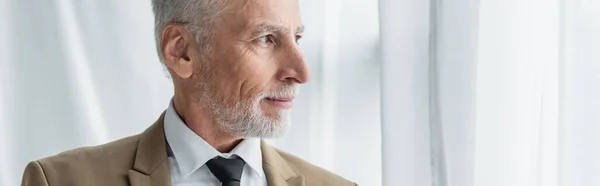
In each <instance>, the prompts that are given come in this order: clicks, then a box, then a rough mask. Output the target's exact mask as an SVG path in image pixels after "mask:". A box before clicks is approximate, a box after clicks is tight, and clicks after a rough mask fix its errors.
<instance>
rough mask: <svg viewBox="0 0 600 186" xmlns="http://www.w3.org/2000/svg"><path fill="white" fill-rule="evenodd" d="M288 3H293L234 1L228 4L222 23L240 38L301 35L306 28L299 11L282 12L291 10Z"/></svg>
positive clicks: (252, 0) (256, 0)
mask: <svg viewBox="0 0 600 186" xmlns="http://www.w3.org/2000/svg"><path fill="white" fill-rule="evenodd" d="M288 3H291V2H285V1H264V0H233V1H230V3H228V5H227V8H226V9H227V12H228V15H227V16H224V17H222V18H223V19H222V20H221V21H222V22H221V23H225V24H227V27H228V30H229V31H231V32H233V33H234V34H236V35H238V36H258V35H260V34H262V33H267V32H273V33H275V32H276V33H281V34H286V35H287V34H290V33H292V34H301V33H302V32H303V30H304V26H303V25H302V23H301V21H300V17H299V11H282V10H281V9H284V8H288V9H289V8H290V6H289V5H288ZM296 3H297V2H296ZM292 7H293V6H292Z"/></svg>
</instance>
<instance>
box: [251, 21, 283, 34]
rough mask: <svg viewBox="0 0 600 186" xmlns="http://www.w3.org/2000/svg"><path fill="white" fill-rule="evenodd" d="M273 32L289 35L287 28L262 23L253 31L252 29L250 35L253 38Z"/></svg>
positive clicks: (253, 28)
mask: <svg viewBox="0 0 600 186" xmlns="http://www.w3.org/2000/svg"><path fill="white" fill-rule="evenodd" d="M271 32H277V33H280V34H287V33H289V30H288V29H287V28H285V27H282V26H278V25H275V24H270V23H261V24H258V25H256V26H253V27H252V29H250V34H251V35H252V36H260V35H262V34H265V33H271Z"/></svg>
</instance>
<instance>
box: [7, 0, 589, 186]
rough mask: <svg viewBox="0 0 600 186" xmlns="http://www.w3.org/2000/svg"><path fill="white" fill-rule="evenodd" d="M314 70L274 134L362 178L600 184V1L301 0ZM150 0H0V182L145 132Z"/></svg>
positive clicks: (151, 52) (455, 185) (156, 101)
mask: <svg viewBox="0 0 600 186" xmlns="http://www.w3.org/2000/svg"><path fill="white" fill-rule="evenodd" d="M300 5H301V10H302V16H303V20H304V23H305V24H306V26H307V31H306V34H305V39H303V41H302V43H301V45H300V46H301V48H302V50H303V52H304V54H305V56H306V59H307V61H308V62H309V65H310V67H311V69H312V72H313V79H312V81H311V82H310V83H308V84H306V85H304V86H301V93H300V97H299V98H298V100H297V102H296V107H295V109H294V112H293V114H292V115H293V119H292V120H293V123H294V124H293V128H292V130H291V131H290V132H289V133H288V134H287V135H286V136H285V137H283V138H281V139H276V140H270V142H271V143H273V144H274V145H276V146H277V147H280V148H282V149H284V150H286V151H288V152H291V153H293V154H296V155H298V156H300V157H302V158H304V159H306V160H308V161H310V162H312V163H314V164H316V165H319V166H322V167H324V168H326V169H329V170H331V171H334V172H336V173H339V174H341V175H342V176H344V177H346V178H348V179H351V180H353V181H355V182H357V183H358V184H360V185H374V186H375V185H386V186H396V185H414V186H430V185H435V186H496V185H497V186H505V185H510V186H521V185H523V186H592V185H600V177H598V176H597V173H598V172H600V158H598V157H600V150H599V149H600V137H599V136H600V135H597V131H600V115H598V114H597V113H600V96H598V95H600V53H599V52H598V50H600V1H597V0H452V1H450V0H431V1H423V0H379V1H377V0H327V1H319V0H301V1H300ZM152 29H153V19H152V12H151V8H150V1H148V0H128V1H117V0H106V1H77V0H54V1H47V0H0V41H2V42H0V128H1V129H2V130H0V185H18V184H19V183H20V177H21V174H22V171H23V168H24V166H25V164H26V163H27V162H28V161H31V160H34V159H39V158H42V157H46V156H49V155H54V154H56V153H58V152H60V151H64V150H67V149H72V148H76V147H80V146H87V145H97V144H101V143H105V142H108V141H111V140H115V139H118V138H121V137H124V136H128V135H133V134H137V133H139V132H141V131H142V130H144V129H145V128H146V127H148V125H150V124H151V123H152V122H153V121H154V120H155V119H156V118H157V117H158V115H159V114H160V113H161V112H162V111H163V110H164V109H165V107H166V106H167V104H168V101H169V99H170V97H171V96H172V85H171V82H170V80H169V79H168V78H166V75H165V73H164V72H163V70H162V67H161V66H160V63H159V62H158V59H157V56H156V53H155V48H154V47H155V46H154V40H153V38H154V37H153V33H152Z"/></svg>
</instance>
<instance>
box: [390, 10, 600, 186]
mask: <svg viewBox="0 0 600 186" xmlns="http://www.w3.org/2000/svg"><path fill="white" fill-rule="evenodd" d="M596 2H597V1H587V0H554V1H544V0H518V1H517V0H509V1H506V0H453V1H449V0H432V1H411V0H403V1H395V0H380V12H379V13H380V21H381V23H380V29H381V30H380V32H381V45H380V46H381V55H382V65H381V67H382V129H383V142H382V143H383V161H384V164H383V165H384V169H383V170H384V173H383V175H384V178H383V180H384V185H435V186H446V185H454V186H479V185H486V186H494V185H498V186H503V185H511V186H513V185H514V186H519V185H522V186H558V185H563V186H571V185H577V186H579V185H582V186H583V185H585V186H588V185H597V184H598V183H599V181H598V178H597V176H593V175H596V174H595V173H596V172H598V171H597V170H598V169H599V168H600V166H599V165H600V163H598V162H599V159H600V158H597V157H598V154H599V151H598V150H597V149H599V148H596V147H598V145H599V144H600V143H598V141H600V137H598V135H597V131H598V130H595V129H598V126H600V125H599V123H600V122H599V121H598V117H597V114H592V113H597V111H598V109H600V104H598V102H599V101H600V99H599V98H600V97H598V96H596V95H599V93H598V92H599V91H600V88H599V86H600V83H598V82H600V80H599V79H598V77H600V76H598V74H600V73H599V69H600V67H599V65H600V62H599V61H600V58H599V57H598V55H597V54H598V52H592V51H597V50H598V49H600V45H598V44H599V43H600V42H598V41H599V39H598V38H599V36H600V34H599V33H600V32H599V30H600V29H599V28H600V26H599V24H598V23H599V22H600V20H599V18H598V17H600V16H598V15H600V3H596ZM428 16H431V17H428ZM427 69H429V70H427ZM592 95H594V96H592Z"/></svg>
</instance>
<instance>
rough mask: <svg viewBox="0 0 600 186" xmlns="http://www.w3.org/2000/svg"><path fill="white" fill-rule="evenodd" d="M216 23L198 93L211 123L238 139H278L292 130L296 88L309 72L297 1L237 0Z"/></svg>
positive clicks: (199, 67) (200, 66)
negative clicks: (300, 42)
mask: <svg viewBox="0 0 600 186" xmlns="http://www.w3.org/2000/svg"><path fill="white" fill-rule="evenodd" d="M226 7H227V8H226V10H225V11H226V13H225V14H224V16H222V17H221V18H219V19H218V20H217V21H216V23H215V28H214V29H215V32H214V35H213V37H214V40H213V42H212V43H211V45H210V48H211V49H210V51H209V53H208V56H206V57H207V58H206V60H205V61H203V62H202V63H198V64H195V68H196V69H197V70H195V71H196V72H199V73H198V74H196V75H194V77H195V78H197V79H196V80H197V82H198V84H197V86H198V87H197V90H198V93H197V94H196V95H197V96H198V98H199V100H200V102H201V104H202V105H203V106H204V107H205V109H206V111H207V112H208V114H209V116H210V117H211V119H213V120H214V122H215V124H216V125H218V126H219V127H220V128H221V129H222V130H223V131H224V132H228V133H230V134H233V135H235V136H238V137H277V136H280V135H281V134H283V133H284V132H285V130H286V128H287V126H288V125H289V122H290V121H289V112H290V109H291V108H292V100H293V99H294V98H295V97H296V96H297V93H298V89H297V85H298V84H302V83H305V82H306V81H308V79H309V70H308V67H307V66H306V63H305V61H304V58H303V56H302V54H301V53H300V50H299V48H298V45H297V40H298V39H300V37H301V36H302V30H303V26H302V23H301V20H300V12H299V8H298V2H297V0H236V1H230V2H229V4H228V5H226Z"/></svg>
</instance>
